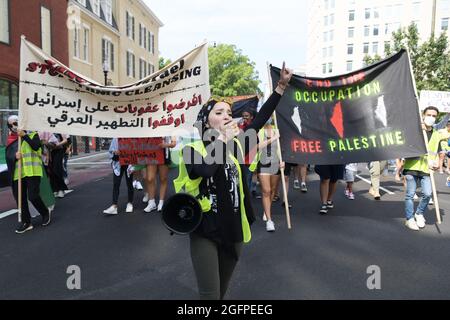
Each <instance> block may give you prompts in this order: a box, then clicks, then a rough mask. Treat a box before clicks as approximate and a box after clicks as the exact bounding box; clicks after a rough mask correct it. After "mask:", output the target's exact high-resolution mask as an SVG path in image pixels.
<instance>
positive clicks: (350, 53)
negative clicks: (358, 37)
mask: <svg viewBox="0 0 450 320" xmlns="http://www.w3.org/2000/svg"><path fill="white" fill-rule="evenodd" d="M353 48H354V45H353V43H349V44H347V55H353V52H354V50H353Z"/></svg>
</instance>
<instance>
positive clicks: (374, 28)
mask: <svg viewBox="0 0 450 320" xmlns="http://www.w3.org/2000/svg"><path fill="white" fill-rule="evenodd" d="M379 29H380V26H379V25H378V24H376V25H374V26H373V35H374V36H377V35H378V34H379Z"/></svg>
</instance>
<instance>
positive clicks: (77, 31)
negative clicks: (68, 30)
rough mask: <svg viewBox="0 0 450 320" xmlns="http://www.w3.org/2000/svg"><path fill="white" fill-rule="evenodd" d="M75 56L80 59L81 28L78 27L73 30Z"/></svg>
mask: <svg viewBox="0 0 450 320" xmlns="http://www.w3.org/2000/svg"><path fill="white" fill-rule="evenodd" d="M73 56H74V57H76V58H79V57H80V27H79V26H76V25H75V26H74V28H73Z"/></svg>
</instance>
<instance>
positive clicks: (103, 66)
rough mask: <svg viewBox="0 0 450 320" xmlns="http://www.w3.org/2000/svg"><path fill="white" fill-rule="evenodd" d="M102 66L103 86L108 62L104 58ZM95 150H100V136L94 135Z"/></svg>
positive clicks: (106, 80)
mask: <svg viewBox="0 0 450 320" xmlns="http://www.w3.org/2000/svg"><path fill="white" fill-rule="evenodd" d="M102 68H103V74H104V75H105V86H107V85H108V72H109V63H108V61H107V60H106V59H105V60H104V61H103V65H102ZM95 151H100V138H99V137H95Z"/></svg>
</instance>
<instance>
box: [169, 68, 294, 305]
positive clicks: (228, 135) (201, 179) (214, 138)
mask: <svg viewBox="0 0 450 320" xmlns="http://www.w3.org/2000/svg"><path fill="white" fill-rule="evenodd" d="M291 77H292V71H291V70H290V69H286V68H285V66H284V63H283V68H282V69H281V73H280V81H279V82H278V86H277V88H276V89H275V92H274V93H273V94H272V95H271V96H270V97H269V99H268V100H267V101H266V102H265V104H264V105H263V106H262V108H261V110H260V112H258V114H257V116H256V117H255V118H254V120H253V121H252V123H251V124H249V125H248V126H247V127H246V132H245V133H244V132H243V131H242V130H239V128H238V125H237V123H236V122H234V121H233V120H232V112H231V101H227V100H226V99H221V98H212V99H210V100H209V101H208V102H207V103H206V104H205V105H204V106H203V107H202V109H201V110H200V112H199V114H198V118H197V120H198V121H197V124H198V129H199V131H200V135H201V137H202V140H200V141H198V142H194V143H191V144H188V145H186V146H185V147H184V148H183V149H182V154H183V156H182V161H181V162H180V166H179V170H180V171H179V176H178V178H177V179H175V181H174V186H175V191H176V192H179V191H180V190H181V189H182V188H183V187H184V188H185V190H186V192H189V193H190V194H192V195H193V196H195V197H196V198H197V199H198V201H199V204H200V206H201V207H202V211H203V218H202V220H201V222H200V225H199V226H198V227H197V229H196V230H195V231H194V232H192V233H190V252H191V260H192V264H193V267H194V271H195V275H196V278H197V284H198V289H199V295H200V298H201V299H213V300H217V299H223V298H224V295H225V293H226V291H227V288H228V284H229V281H230V279H231V276H232V273H233V271H234V268H235V266H236V264H237V261H238V259H239V256H240V253H241V249H242V244H243V243H248V242H249V241H250V239H251V233H250V224H252V223H253V221H254V220H255V217H254V214H253V209H252V206H251V202H250V200H251V198H250V195H249V190H248V186H247V183H246V179H245V164H244V163H245V161H244V157H245V155H246V154H247V153H248V152H249V151H250V150H251V149H252V148H254V147H255V145H256V143H257V139H256V137H257V133H258V132H259V130H260V129H261V128H262V127H263V126H264V124H265V123H266V121H267V120H268V119H269V118H270V116H271V115H272V113H273V112H274V110H275V108H276V106H277V105H278V103H279V101H280V99H281V96H282V94H283V93H284V91H285V89H286V87H287V86H288V82H289V80H290V79H291ZM249 130H253V131H251V132H249ZM249 133H252V134H254V135H255V136H254V139H250V140H251V142H250V143H249V149H248V150H244V147H243V145H244V143H242V142H241V141H244V140H245V136H246V135H247V134H249Z"/></svg>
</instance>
